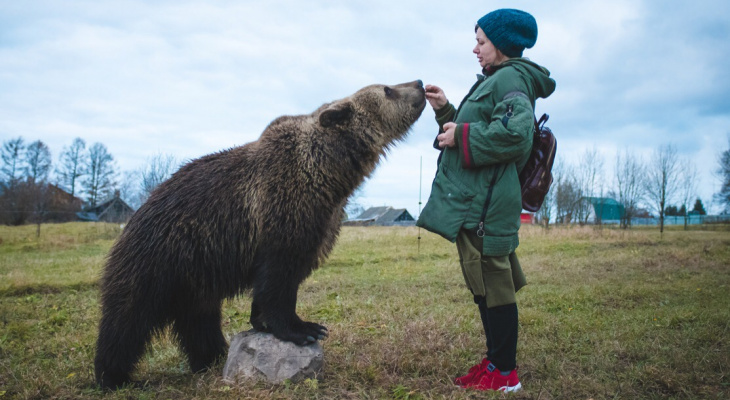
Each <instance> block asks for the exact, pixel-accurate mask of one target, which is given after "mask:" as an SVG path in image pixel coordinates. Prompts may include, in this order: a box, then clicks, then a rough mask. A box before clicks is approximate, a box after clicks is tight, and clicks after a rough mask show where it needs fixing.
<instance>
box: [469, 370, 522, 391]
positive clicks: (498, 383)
mask: <svg viewBox="0 0 730 400" xmlns="http://www.w3.org/2000/svg"><path fill="white" fill-rule="evenodd" d="M467 387H471V388H474V389H477V390H499V391H502V392H516V391H518V390H520V389H522V384H521V383H520V379H519V378H518V377H517V368H515V369H513V370H512V371H510V373H509V375H507V376H504V375H502V373H501V372H500V371H499V369H497V367H495V366H494V364H492V363H489V364H488V365H487V367H486V368H485V369H484V373H483V374H482V375H481V377H480V378H479V380H478V381H475V382H473V383H472V384H471V385H468V386H467Z"/></svg>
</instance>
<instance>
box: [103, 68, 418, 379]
mask: <svg viewBox="0 0 730 400" xmlns="http://www.w3.org/2000/svg"><path fill="white" fill-rule="evenodd" d="M424 106H425V97H424V90H423V87H422V83H421V82H420V81H416V82H411V83H407V84H401V85H396V86H384V85H372V86H368V87H365V88H363V89H361V90H360V91H358V92H357V93H355V94H354V95H352V96H350V97H348V98H345V99H342V100H339V101H335V102H333V103H329V104H325V105H323V106H322V107H320V108H319V109H318V110H316V111H315V112H313V113H312V114H310V115H301V116H285V117H280V118H278V119H276V120H275V121H273V122H272V123H271V124H270V125H269V126H268V127H267V128H266V130H265V131H264V132H263V134H262V135H261V137H260V138H259V139H258V140H257V141H255V142H252V143H249V144H246V145H244V146H240V147H235V148H232V149H229V150H226V151H221V152H219V153H215V154H210V155H207V156H204V157H202V158H199V159H197V160H194V161H191V162H190V163H188V164H187V165H185V166H183V167H182V168H180V170H179V171H178V172H176V173H175V174H174V175H173V176H172V177H171V178H170V179H169V180H168V181H166V182H164V183H163V184H162V185H160V187H159V188H158V189H157V190H155V191H154V192H153V193H152V195H151V196H150V198H149V200H148V201H147V202H146V203H145V204H144V205H142V207H141V208H140V209H139V210H138V211H137V212H136V213H135V214H134V215H133V216H132V218H131V220H130V221H129V223H128V224H127V226H126V227H125V229H124V231H123V233H122V235H121V236H120V238H119V240H118V241H117V242H116V243H115V245H114V247H113V248H112V249H111V251H110V253H109V257H108V260H107V263H106V265H105V268H104V271H103V276H102V280H101V304H102V317H101V321H100V324H99V338H98V341H97V351H96V359H95V369H96V380H97V382H98V383H99V384H100V385H101V386H102V387H105V388H116V387H118V386H120V385H123V384H125V383H127V382H129V380H130V375H131V373H132V371H133V370H134V367H135V365H136V363H137V362H138V361H139V358H140V357H141V355H142V354H143V353H144V350H145V347H146V345H147V343H148V342H149V340H150V338H151V337H152V335H153V334H154V333H155V332H158V331H160V330H161V329H162V328H164V327H165V326H167V325H170V324H171V325H172V329H173V332H174V333H175V337H176V338H177V339H178V341H179V344H180V347H181V349H182V350H183V352H184V353H185V354H186V355H187V357H188V361H189V363H190V367H191V368H192V370H193V371H199V370H202V369H205V368H208V367H210V366H211V365H212V364H213V363H214V362H215V361H216V360H217V359H219V358H220V357H221V356H223V355H225V352H226V351H227V348H228V345H227V343H226V340H225V338H224V336H223V333H222V332H221V303H222V301H223V300H224V299H226V298H230V297H233V296H236V295H238V294H241V293H243V292H244V291H246V290H249V289H250V290H251V293H252V296H253V301H252V307H251V324H252V325H253V327H254V329H257V330H260V331H267V332H271V333H273V334H274V335H275V336H276V337H277V338H279V339H281V340H286V341H291V342H294V343H296V344H299V345H305V344H308V343H312V342H314V341H315V340H317V339H321V338H322V337H324V336H325V335H326V333H327V330H326V328H325V327H323V326H321V325H319V324H316V323H311V322H305V321H302V320H301V319H300V318H299V317H298V316H297V315H296V312H295V308H296V301H297V291H298V288H299V285H300V283H301V282H302V281H303V280H304V279H305V278H306V277H307V276H308V275H309V274H310V273H311V272H312V270H314V269H315V268H317V267H318V266H319V264H320V262H321V261H322V260H323V259H324V258H325V257H326V256H327V255H328V254H329V252H330V250H331V249H332V247H333V246H334V243H335V240H336V238H337V235H338V233H339V228H340V222H341V219H342V216H343V211H342V210H343V206H344V204H345V202H346V201H347V198H348V197H349V196H350V195H351V194H352V193H353V191H354V190H355V189H356V188H357V187H358V186H359V185H360V184H361V183H362V181H363V180H364V179H365V177H367V176H369V175H370V174H371V173H372V172H373V170H374V169H375V167H376V165H377V163H378V161H379V159H380V158H381V156H383V155H384V154H385V152H386V151H387V149H388V148H389V147H390V146H391V145H393V144H394V143H395V142H397V141H398V140H400V139H402V138H403V137H404V136H405V135H406V133H407V132H408V130H409V129H410V127H411V126H412V124H413V123H414V122H415V121H416V120H417V119H418V117H419V116H420V115H421V112H422V111H423V109H424Z"/></svg>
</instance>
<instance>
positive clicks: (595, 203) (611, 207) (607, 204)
mask: <svg viewBox="0 0 730 400" xmlns="http://www.w3.org/2000/svg"><path fill="white" fill-rule="evenodd" d="M584 199H585V200H587V201H589V202H590V203H591V213H590V215H589V217H588V221H589V222H592V223H594V224H597V223H602V224H618V223H620V222H621V217H622V216H623V215H624V212H625V209H624V205H623V204H621V203H619V202H618V201H616V200H614V199H611V198H608V197H584Z"/></svg>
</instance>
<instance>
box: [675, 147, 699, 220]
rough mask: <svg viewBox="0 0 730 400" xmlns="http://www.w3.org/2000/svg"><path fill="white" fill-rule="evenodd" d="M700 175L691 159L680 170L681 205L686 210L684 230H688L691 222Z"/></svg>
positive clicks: (685, 161)
mask: <svg viewBox="0 0 730 400" xmlns="http://www.w3.org/2000/svg"><path fill="white" fill-rule="evenodd" d="M698 180H699V174H698V173H697V167H696V166H695V164H694V163H693V162H692V161H690V160H689V159H686V160H684V162H683V163H682V164H681V169H680V182H679V191H678V192H679V197H680V199H679V200H680V204H681V205H682V208H684V210H685V211H684V229H685V230H687V224H688V222H689V207H690V204H689V203H690V202H691V201H692V200H693V199H695V196H696V194H697V186H698Z"/></svg>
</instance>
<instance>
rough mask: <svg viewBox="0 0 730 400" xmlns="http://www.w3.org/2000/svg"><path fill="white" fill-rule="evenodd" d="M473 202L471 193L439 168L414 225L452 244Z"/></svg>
mask: <svg viewBox="0 0 730 400" xmlns="http://www.w3.org/2000/svg"><path fill="white" fill-rule="evenodd" d="M473 200H474V193H473V192H472V191H470V190H468V189H467V188H466V187H464V186H463V185H460V184H459V183H457V182H454V181H452V180H451V179H450V178H449V176H448V174H446V173H445V171H444V168H439V170H438V172H437V173H436V178H435V179H434V180H433V185H432V186H431V195H430V196H429V197H428V202H427V203H426V207H424V208H423V211H422V212H421V215H420V216H419V217H418V222H416V225H418V226H420V227H422V228H425V229H427V230H429V231H431V232H433V233H438V234H439V235H441V236H443V237H444V238H445V239H447V240H449V241H451V242H454V241H455V240H456V236H457V235H458V234H459V230H460V229H461V226H462V225H463V224H464V220H465V219H466V216H467V213H468V211H469V208H470V207H471V203H472V201H473Z"/></svg>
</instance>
